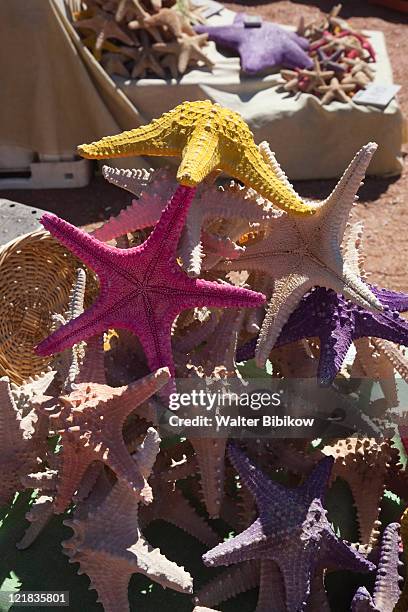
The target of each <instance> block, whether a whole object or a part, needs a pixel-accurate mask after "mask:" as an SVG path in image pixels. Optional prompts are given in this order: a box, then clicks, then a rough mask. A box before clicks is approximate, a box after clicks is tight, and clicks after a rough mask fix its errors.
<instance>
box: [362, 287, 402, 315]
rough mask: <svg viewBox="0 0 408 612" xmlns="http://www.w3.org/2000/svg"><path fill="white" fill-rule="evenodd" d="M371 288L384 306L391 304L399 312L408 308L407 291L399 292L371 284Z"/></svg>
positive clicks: (391, 307) (392, 308) (390, 306)
mask: <svg viewBox="0 0 408 612" xmlns="http://www.w3.org/2000/svg"><path fill="white" fill-rule="evenodd" d="M371 289H372V290H373V291H374V292H375V293H376V295H377V297H378V299H379V300H380V302H381V303H382V304H383V305H384V306H389V308H390V309H391V310H397V311H398V312H406V311H407V310H408V295H407V294H406V293H398V292H397V291H390V290H389V289H383V288H382V287H381V288H378V287H374V286H371Z"/></svg>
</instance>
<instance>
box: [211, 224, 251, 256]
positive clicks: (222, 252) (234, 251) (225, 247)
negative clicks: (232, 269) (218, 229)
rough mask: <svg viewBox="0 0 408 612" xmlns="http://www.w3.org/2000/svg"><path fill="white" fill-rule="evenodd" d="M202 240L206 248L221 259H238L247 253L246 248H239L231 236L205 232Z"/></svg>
mask: <svg viewBox="0 0 408 612" xmlns="http://www.w3.org/2000/svg"><path fill="white" fill-rule="evenodd" d="M202 240H203V246H204V248H205V249H206V250H208V251H210V252H211V253H212V254H213V253H214V254H216V255H218V256H219V257H225V258H228V259H237V258H238V257H239V256H240V255H242V253H244V252H245V247H242V246H239V245H238V244H237V243H236V242H234V241H233V240H231V238H230V237H229V236H217V235H215V234H211V233H210V232H207V231H206V230H204V231H203V233H202Z"/></svg>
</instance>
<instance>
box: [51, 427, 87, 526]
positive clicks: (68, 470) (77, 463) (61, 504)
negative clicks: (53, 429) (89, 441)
mask: <svg viewBox="0 0 408 612" xmlns="http://www.w3.org/2000/svg"><path fill="white" fill-rule="evenodd" d="M68 435H69V434H68ZM68 435H67V434H66V433H64V434H62V446H63V449H62V451H61V468H60V478H59V481H58V482H57V493H56V495H55V502H54V513H55V514H61V513H62V512H64V510H66V508H67V507H68V506H69V504H70V503H71V500H72V498H73V496H74V494H75V492H76V491H77V489H78V487H79V485H80V483H81V480H82V477H83V476H84V474H85V472H86V471H87V469H88V467H89V465H90V464H91V463H92V462H93V461H94V460H95V456H93V455H92V453H91V451H90V452H89V453H88V454H85V455H84V454H82V455H79V454H77V452H76V447H75V446H71V445H70V444H69V442H68V440H67V438H68Z"/></svg>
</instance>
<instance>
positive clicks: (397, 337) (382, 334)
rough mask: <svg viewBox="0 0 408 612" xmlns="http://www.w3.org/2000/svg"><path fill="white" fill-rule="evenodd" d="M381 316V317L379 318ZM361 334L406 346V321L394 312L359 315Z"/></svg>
mask: <svg viewBox="0 0 408 612" xmlns="http://www.w3.org/2000/svg"><path fill="white" fill-rule="evenodd" d="M380 317H381V318H380ZM361 318H362V319H363V320H362V321H361V325H360V330H359V332H360V334H361V336H363V335H364V336H372V337H373V338H381V339H382V340H388V341H389V342H394V343H395V344H402V345H403V346H408V323H407V321H406V319H403V318H402V317H398V316H397V315H396V313H395V312H393V313H391V312H383V313H381V315H380V316H379V317H376V316H375V315H374V316H373V317H372V318H368V317H365V318H364V315H363V317H361Z"/></svg>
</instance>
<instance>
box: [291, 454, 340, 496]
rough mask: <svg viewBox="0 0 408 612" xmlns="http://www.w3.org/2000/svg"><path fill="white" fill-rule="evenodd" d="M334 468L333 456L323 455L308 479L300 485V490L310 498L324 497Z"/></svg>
mask: <svg viewBox="0 0 408 612" xmlns="http://www.w3.org/2000/svg"><path fill="white" fill-rule="evenodd" d="M332 469H333V458H332V457H323V458H322V459H320V461H319V463H318V464H317V465H316V466H315V467H314V468H313V469H312V471H311V473H310V474H309V476H308V478H307V480H306V481H305V482H304V483H303V484H302V485H301V486H300V487H299V489H298V490H299V491H302V493H303V495H305V496H306V497H307V498H309V499H313V498H315V497H320V498H323V497H324V495H325V493H326V489H327V484H328V482H329V478H330V474H331V471H332Z"/></svg>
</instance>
